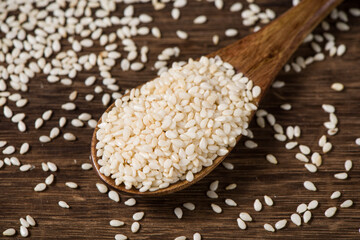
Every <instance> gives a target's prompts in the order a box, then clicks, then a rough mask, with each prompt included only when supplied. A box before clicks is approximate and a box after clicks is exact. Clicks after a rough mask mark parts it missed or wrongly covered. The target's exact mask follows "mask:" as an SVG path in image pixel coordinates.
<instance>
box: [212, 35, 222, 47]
mask: <svg viewBox="0 0 360 240" xmlns="http://www.w3.org/2000/svg"><path fill="white" fill-rule="evenodd" d="M219 40H220V38H219V35H216V34H215V35H213V36H212V42H213V44H214V45H218V44H219Z"/></svg>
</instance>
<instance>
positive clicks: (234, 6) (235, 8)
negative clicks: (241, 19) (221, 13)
mask: <svg viewBox="0 0 360 240" xmlns="http://www.w3.org/2000/svg"><path fill="white" fill-rule="evenodd" d="M242 8H243V6H242V4H241V3H240V2H236V3H233V4H232V5H231V7H230V12H239V11H241V9H242Z"/></svg>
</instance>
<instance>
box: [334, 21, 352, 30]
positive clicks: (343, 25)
mask: <svg viewBox="0 0 360 240" xmlns="http://www.w3.org/2000/svg"><path fill="white" fill-rule="evenodd" d="M336 28H337V29H338V30H340V31H349V30H350V26H349V25H347V24H346V23H344V22H337V23H336Z"/></svg>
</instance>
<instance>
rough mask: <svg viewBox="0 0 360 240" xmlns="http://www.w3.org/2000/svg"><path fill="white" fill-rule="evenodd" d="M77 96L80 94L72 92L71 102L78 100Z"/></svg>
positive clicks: (70, 95)
mask: <svg viewBox="0 0 360 240" xmlns="http://www.w3.org/2000/svg"><path fill="white" fill-rule="evenodd" d="M77 94H78V92H77V91H72V92H71V93H70V94H69V100H70V101H75V99H76V98H77Z"/></svg>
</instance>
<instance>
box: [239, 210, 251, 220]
mask: <svg viewBox="0 0 360 240" xmlns="http://www.w3.org/2000/svg"><path fill="white" fill-rule="evenodd" d="M239 217H240V218H241V219H242V220H243V221H245V222H251V221H252V217H251V216H250V214H248V213H247V212H241V213H240V214H239Z"/></svg>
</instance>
